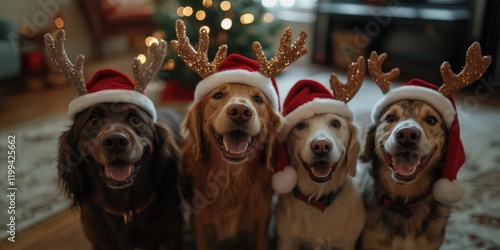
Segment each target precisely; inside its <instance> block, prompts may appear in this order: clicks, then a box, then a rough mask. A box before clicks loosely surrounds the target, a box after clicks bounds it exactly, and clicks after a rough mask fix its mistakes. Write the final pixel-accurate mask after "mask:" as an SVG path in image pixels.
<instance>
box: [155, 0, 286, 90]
mask: <svg viewBox="0 0 500 250" xmlns="http://www.w3.org/2000/svg"><path fill="white" fill-rule="evenodd" d="M179 18H180V19H182V20H183V21H184V23H185V24H186V27H187V30H186V33H187V35H188V37H189V39H190V41H191V43H193V45H194V44H196V43H197V42H198V35H199V30H200V29H201V28H205V29H207V30H208V31H209V34H210V46H209V50H208V55H209V58H213V56H214V55H215V52H216V51H217V49H218V47H219V46H220V45H222V44H227V46H228V54H230V53H238V54H241V55H243V56H246V57H249V58H254V54H253V51H252V43H253V42H254V41H259V42H260V43H261V45H262V47H263V49H264V52H265V53H266V54H267V55H270V54H272V53H273V52H274V51H273V50H274V49H275V44H273V43H275V40H274V39H275V37H273V36H271V35H270V34H276V35H277V36H278V35H279V34H281V31H280V30H281V28H282V26H281V25H280V24H279V23H278V22H277V21H275V20H274V16H273V14H271V13H269V12H268V11H267V10H266V8H265V7H263V6H262V4H261V3H260V1H256V0H238V1H216V0H195V1H193V0H179V1H168V3H165V4H160V5H158V8H157V9H156V13H155V20H156V23H157V25H158V28H159V29H160V30H161V32H157V33H155V34H154V35H153V36H155V37H157V38H163V39H165V40H167V41H170V40H172V39H176V34H175V20H177V19H179ZM210 60H211V59H210ZM158 76H159V77H160V78H162V79H163V80H166V82H167V84H168V83H169V82H170V81H180V82H181V84H182V85H183V86H184V87H186V88H188V87H192V86H194V85H196V84H197V83H198V82H199V81H200V80H201V78H200V77H199V76H198V75H197V74H195V73H193V71H192V70H190V69H189V68H188V67H186V66H185V64H184V63H183V62H182V61H181V60H180V58H179V57H178V56H177V55H176V53H175V52H174V51H173V50H171V49H170V48H169V50H168V53H167V57H166V59H165V63H164V65H163V67H162V68H161V69H160V71H159V73H158Z"/></svg>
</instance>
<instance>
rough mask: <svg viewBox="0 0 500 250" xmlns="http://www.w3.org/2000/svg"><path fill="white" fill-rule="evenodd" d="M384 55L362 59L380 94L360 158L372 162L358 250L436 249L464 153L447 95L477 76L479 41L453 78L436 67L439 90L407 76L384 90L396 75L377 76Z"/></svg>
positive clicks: (482, 61) (458, 192)
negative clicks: (395, 86) (407, 79)
mask: <svg viewBox="0 0 500 250" xmlns="http://www.w3.org/2000/svg"><path fill="white" fill-rule="evenodd" d="M386 56H387V55H386V54H382V55H381V56H380V57H379V56H378V55H377V54H376V53H375V52H373V53H372V55H371V57H370V61H369V69H370V74H371V75H372V77H373V78H374V79H375V81H376V82H377V84H378V85H379V86H380V87H381V89H383V91H384V94H385V95H384V97H383V98H382V99H381V100H380V101H379V102H378V103H377V104H376V105H375V107H374V109H373V111H372V120H373V121H374V125H373V126H372V127H371V129H370V130H369V132H368V134H367V137H366V144H365V149H364V154H363V157H362V159H363V160H364V161H371V162H372V168H371V169H370V174H371V176H372V177H373V184H372V185H369V186H367V188H366V190H365V192H364V195H363V197H364V201H365V208H366V224H365V229H364V230H363V233H362V235H361V238H360V241H359V243H360V244H359V246H360V247H361V248H362V249H438V248H439V247H440V246H441V244H442V242H443V238H444V235H445V228H446V224H447V221H448V217H449V215H450V204H451V203H453V202H456V201H458V200H460V199H461V197H462V195H463V188H461V186H459V185H458V182H457V181H456V174H457V171H458V169H459V168H460V166H461V165H462V164H463V162H464V161H465V154H464V152H463V147H462V143H461V141H460V133H459V130H458V127H459V125H458V118H457V115H456V110H455V105H454V100H453V97H452V95H451V93H452V92H453V91H457V90H459V89H461V88H463V87H465V86H467V85H468V84H470V83H472V82H473V81H475V80H476V79H478V78H479V77H480V76H481V74H482V72H484V70H486V68H487V67H488V65H489V62H490V61H491V59H490V58H488V57H483V56H482V55H481V51H480V47H479V44H474V45H473V46H471V48H470V49H469V51H468V52H467V64H466V66H465V67H464V70H463V71H462V72H461V73H460V74H457V75H455V74H454V73H453V72H451V70H450V69H449V68H450V67H449V64H447V63H444V64H443V66H442V68H441V72H442V76H443V81H444V83H443V86H442V87H441V88H440V89H439V90H438V88H437V87H436V86H435V85H433V84H429V83H426V82H424V81H422V80H420V79H413V80H411V81H410V82H408V83H407V84H405V85H403V86H401V87H399V88H398V89H396V90H392V91H389V86H388V84H389V83H390V81H392V80H394V79H395V78H396V77H397V75H398V74H399V71H398V70H396V69H395V70H393V71H391V72H389V73H382V71H381V64H382V63H383V61H384V60H385V58H386ZM464 76H467V78H464Z"/></svg>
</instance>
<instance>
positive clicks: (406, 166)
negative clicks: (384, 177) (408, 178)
mask: <svg viewBox="0 0 500 250" xmlns="http://www.w3.org/2000/svg"><path fill="white" fill-rule="evenodd" d="M419 163H420V156H418V155H417V154H413V153H399V154H396V157H395V159H394V162H393V163H392V165H393V167H394V169H396V171H397V172H398V173H399V174H402V175H409V174H412V172H413V170H414V169H415V168H416V167H417V166H418V164H419Z"/></svg>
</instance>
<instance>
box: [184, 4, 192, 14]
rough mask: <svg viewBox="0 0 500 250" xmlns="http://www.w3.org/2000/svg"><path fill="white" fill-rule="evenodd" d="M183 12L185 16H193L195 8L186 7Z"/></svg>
mask: <svg viewBox="0 0 500 250" xmlns="http://www.w3.org/2000/svg"><path fill="white" fill-rule="evenodd" d="M182 14H184V16H191V15H192V14H193V8H191V6H186V7H184V9H183V10H182Z"/></svg>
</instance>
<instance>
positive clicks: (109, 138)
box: [102, 132, 130, 153]
mask: <svg viewBox="0 0 500 250" xmlns="http://www.w3.org/2000/svg"><path fill="white" fill-rule="evenodd" d="M129 144H130V138H129V137H128V136H127V135H126V134H125V133H122V132H114V133H109V134H107V135H106V136H104V138H103V140H102V146H103V147H104V148H105V149H106V150H107V151H109V152H116V153H119V152H123V151H124V150H125V149H126V148H127V146H128V145H129Z"/></svg>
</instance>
